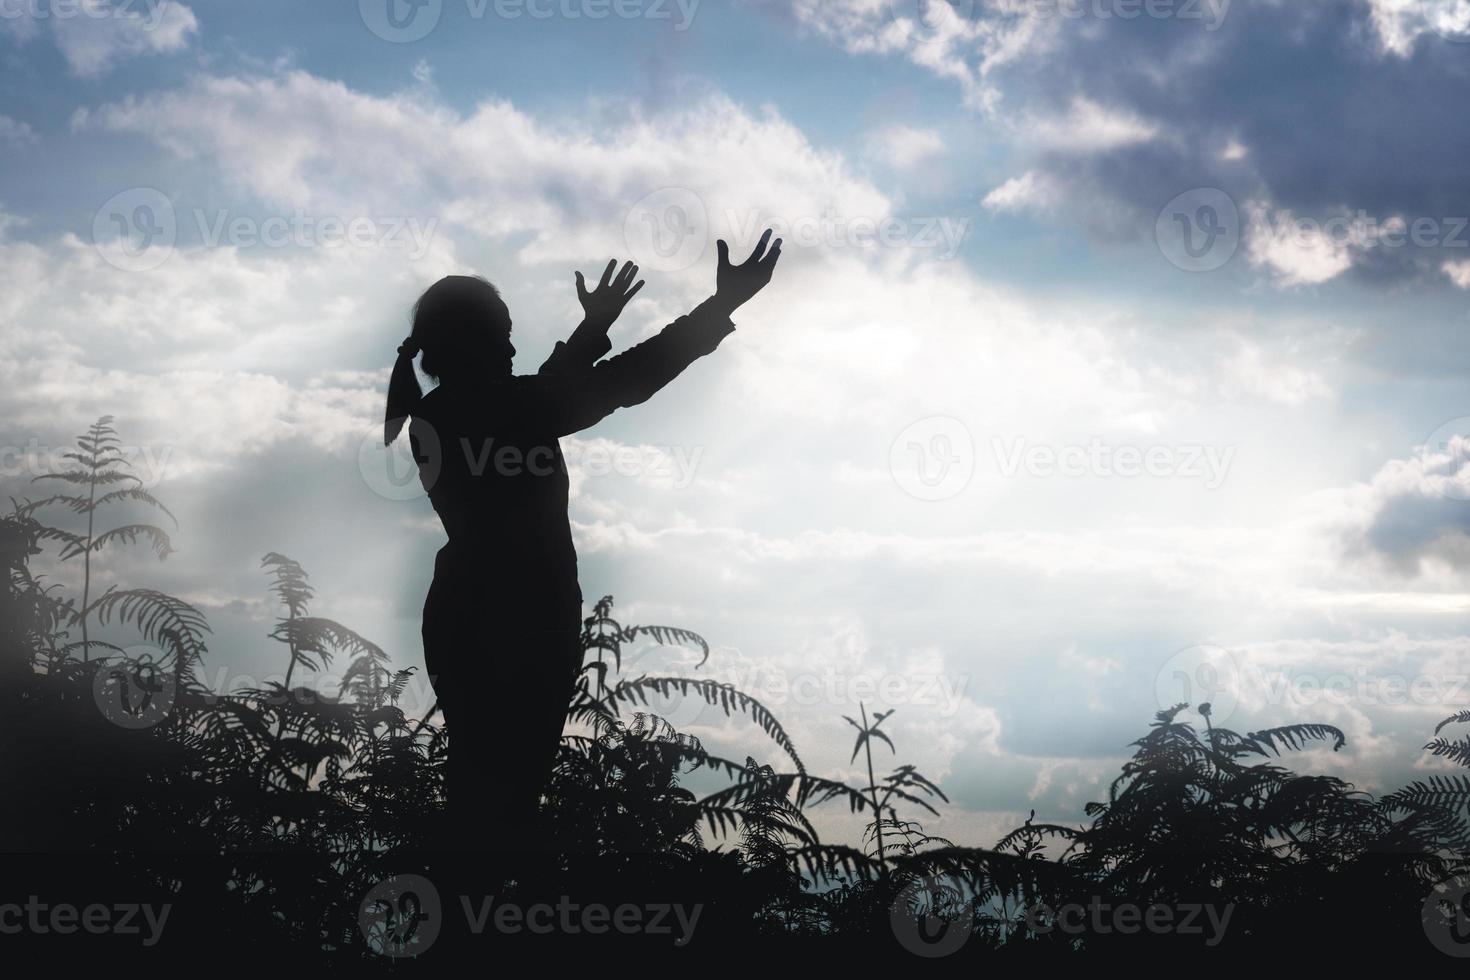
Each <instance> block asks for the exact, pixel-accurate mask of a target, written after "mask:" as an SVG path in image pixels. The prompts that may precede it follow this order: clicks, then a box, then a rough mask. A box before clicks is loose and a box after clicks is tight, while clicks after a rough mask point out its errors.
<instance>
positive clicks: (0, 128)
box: [0, 116, 36, 146]
mask: <svg viewBox="0 0 1470 980" xmlns="http://www.w3.org/2000/svg"><path fill="white" fill-rule="evenodd" d="M34 142H36V134H35V132H34V131H33V130H32V129H31V127H30V126H28V125H26V124H25V123H23V122H18V121H17V120H14V119H11V118H10V117H9V116H0V144H3V143H9V144H11V145H12V146H23V145H25V144H27V143H34Z"/></svg>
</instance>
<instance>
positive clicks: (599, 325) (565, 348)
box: [536, 259, 643, 374]
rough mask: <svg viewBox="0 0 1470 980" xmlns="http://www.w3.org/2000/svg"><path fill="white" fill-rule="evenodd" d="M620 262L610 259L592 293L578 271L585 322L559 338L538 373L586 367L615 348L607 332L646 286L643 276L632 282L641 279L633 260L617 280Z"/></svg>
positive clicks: (564, 371)
mask: <svg viewBox="0 0 1470 980" xmlns="http://www.w3.org/2000/svg"><path fill="white" fill-rule="evenodd" d="M617 265H618V260H617V259H613V260H612V261H610V262H608V264H607V268H606V269H604V270H603V272H602V279H601V280H600V281H599V282H598V284H597V288H596V289H593V290H592V291H591V292H588V291H587V280H585V279H584V278H582V273H580V272H578V273H577V299H578V300H579V301H580V302H581V304H582V313H583V317H582V323H581V324H580V325H579V326H578V327H577V329H576V330H574V331H572V336H571V337H570V338H568V339H567V340H565V341H560V340H559V341H557V343H556V347H555V349H553V350H552V352H551V356H550V357H548V358H547V359H546V363H545V364H543V365H541V370H539V371H537V372H536V373H537V374H567V373H569V372H572V371H582V370H586V369H587V368H590V367H591V366H592V365H593V364H596V363H597V362H598V361H599V360H600V359H602V358H603V357H605V356H607V352H608V351H610V350H612V341H611V340H609V339H608V338H607V332H608V331H609V330H610V329H612V325H613V324H614V323H616V322H617V319H618V317H619V316H620V315H621V314H622V312H623V308H624V307H626V306H627V305H628V302H629V301H630V300H632V298H633V297H634V296H636V295H637V294H638V290H640V289H642V288H643V281H642V280H641V279H640V280H638V282H637V283H634V282H633V280H635V279H637V278H638V267H637V266H636V265H634V264H633V263H632V262H627V263H625V264H624V265H623V268H622V270H621V271H619V272H618V275H617V278H616V279H614V278H613V270H614V269H616V268H617Z"/></svg>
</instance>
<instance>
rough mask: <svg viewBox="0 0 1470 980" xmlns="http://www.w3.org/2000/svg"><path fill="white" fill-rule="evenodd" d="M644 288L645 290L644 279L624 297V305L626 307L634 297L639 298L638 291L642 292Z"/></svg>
mask: <svg viewBox="0 0 1470 980" xmlns="http://www.w3.org/2000/svg"><path fill="white" fill-rule="evenodd" d="M642 288H643V280H642V279H639V280H638V282H637V284H636V285H635V286H634V287H633V288H632V289H630V290H628V294H627V295H626V296H624V297H623V305H624V306H626V305H628V301H629V300H631V299H632V298H633V297H634V296H637V295H638V290H640V289H642Z"/></svg>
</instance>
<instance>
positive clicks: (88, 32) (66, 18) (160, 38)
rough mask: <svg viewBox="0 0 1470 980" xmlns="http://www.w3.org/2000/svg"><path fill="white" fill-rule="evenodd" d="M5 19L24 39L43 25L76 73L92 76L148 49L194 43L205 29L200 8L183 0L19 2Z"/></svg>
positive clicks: (13, 33)
mask: <svg viewBox="0 0 1470 980" xmlns="http://www.w3.org/2000/svg"><path fill="white" fill-rule="evenodd" d="M15 6H16V9H15V10H14V12H13V14H7V15H6V17H5V23H6V24H7V26H8V29H9V32H10V34H11V36H12V37H13V38H15V39H16V40H17V41H20V42H21V43H24V42H27V41H29V40H31V39H33V38H34V37H35V36H36V35H37V34H38V33H39V32H40V30H41V27H42V25H49V26H50V28H51V35H52V38H53V40H54V41H55V42H56V46H57V48H59V49H60V51H61V53H62V56H63V57H65V58H66V62H67V65H68V66H69V67H70V68H71V70H72V72H73V74H76V75H80V76H83V77H92V76H97V75H101V74H104V73H105V72H107V71H109V70H111V69H112V68H113V66H114V65H116V64H117V62H119V61H122V60H125V59H128V58H135V57H139V56H141V55H148V54H169V53H173V52H177V51H182V50H183V49H185V48H187V47H188V46H189V42H190V39H191V38H192V37H193V36H194V35H196V34H198V32H199V21H198V18H196V17H195V16H194V11H193V10H192V9H190V8H189V7H188V6H186V5H185V4H182V3H179V2H178V0H150V2H148V3H144V4H138V3H125V2H117V0H76V2H75V3H73V4H70V5H60V4H57V5H53V6H52V7H50V8H44V7H42V6H41V5H38V4H17V5H15Z"/></svg>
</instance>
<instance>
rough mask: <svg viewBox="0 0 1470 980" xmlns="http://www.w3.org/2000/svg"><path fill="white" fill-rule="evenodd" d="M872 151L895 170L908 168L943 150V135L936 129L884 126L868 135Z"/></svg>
mask: <svg viewBox="0 0 1470 980" xmlns="http://www.w3.org/2000/svg"><path fill="white" fill-rule="evenodd" d="M868 141H869V143H870V144H871V145H872V147H873V153H874V154H875V155H876V156H877V157H878V158H879V159H881V160H883V161H885V162H886V163H887V164H888V165H889V166H890V167H893V168H894V169H896V170H909V169H911V168H913V167H914V166H916V165H918V164H920V163H923V162H924V161H925V160H928V159H929V158H930V157H933V156H936V155H938V154H940V153H942V152H944V137H943V136H941V135H940V133H939V131H938V130H936V129H918V128H915V127H913V126H902V125H898V126H885V127H884V128H882V129H880V130H878V131H877V132H875V133H872V134H870V135H869V137H868Z"/></svg>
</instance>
